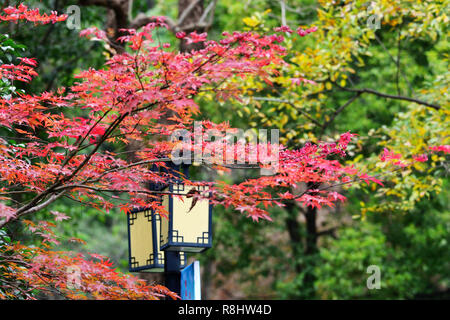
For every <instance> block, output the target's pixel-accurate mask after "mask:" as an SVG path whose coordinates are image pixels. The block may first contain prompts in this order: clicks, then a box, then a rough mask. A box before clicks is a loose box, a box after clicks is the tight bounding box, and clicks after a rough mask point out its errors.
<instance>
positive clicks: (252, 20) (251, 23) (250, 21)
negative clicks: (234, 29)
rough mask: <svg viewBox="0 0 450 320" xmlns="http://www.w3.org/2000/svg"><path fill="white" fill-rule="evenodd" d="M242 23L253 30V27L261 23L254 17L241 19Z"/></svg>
mask: <svg viewBox="0 0 450 320" xmlns="http://www.w3.org/2000/svg"><path fill="white" fill-rule="evenodd" d="M242 22H244V23H245V24H246V25H247V26H249V27H252V28H253V27H256V26H257V25H258V24H260V22H261V21H259V20H258V19H257V18H255V17H247V18H244V19H242Z"/></svg>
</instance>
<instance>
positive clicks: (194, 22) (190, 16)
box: [178, 0, 205, 52]
mask: <svg viewBox="0 0 450 320" xmlns="http://www.w3.org/2000/svg"><path fill="white" fill-rule="evenodd" d="M187 10H189V13H187V14H185V13H186V12H188V11H187ZM203 11H204V0H179V1H178V21H179V22H181V23H180V25H179V26H178V27H179V28H180V30H183V31H184V32H185V33H186V34H189V33H191V32H194V31H195V32H197V33H203V32H205V28H204V27H199V26H198V22H199V21H200V18H201V17H202V15H203ZM203 46H204V45H203V42H198V43H191V44H188V43H187V41H186V40H184V39H182V40H181V41H180V51H181V52H190V51H192V50H199V49H202V48H203Z"/></svg>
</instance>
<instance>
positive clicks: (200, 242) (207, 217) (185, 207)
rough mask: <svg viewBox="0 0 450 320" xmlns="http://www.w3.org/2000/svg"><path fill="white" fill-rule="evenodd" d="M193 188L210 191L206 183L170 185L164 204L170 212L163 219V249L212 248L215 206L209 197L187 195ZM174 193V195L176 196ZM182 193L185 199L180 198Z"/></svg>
mask: <svg viewBox="0 0 450 320" xmlns="http://www.w3.org/2000/svg"><path fill="white" fill-rule="evenodd" d="M193 188H195V189H197V190H198V191H200V192H205V191H206V192H207V190H208V189H207V188H208V187H206V186H185V185H183V184H173V185H170V186H169V187H168V188H167V189H165V191H166V192H168V193H171V194H170V195H164V196H163V205H164V207H165V208H166V210H167V212H168V213H169V217H168V219H167V218H165V217H162V220H161V249H162V250H169V251H185V252H201V251H204V250H206V249H208V248H210V247H211V245H212V241H211V240H212V239H211V209H212V208H211V205H210V203H209V200H208V199H201V200H197V202H196V203H195V205H194V206H193V207H192V201H193V197H189V198H188V197H186V196H184V195H186V194H187V193H188V192H189V191H191V190H192V189H193ZM172 194H173V195H172ZM179 195H182V199H181V198H180V197H179Z"/></svg>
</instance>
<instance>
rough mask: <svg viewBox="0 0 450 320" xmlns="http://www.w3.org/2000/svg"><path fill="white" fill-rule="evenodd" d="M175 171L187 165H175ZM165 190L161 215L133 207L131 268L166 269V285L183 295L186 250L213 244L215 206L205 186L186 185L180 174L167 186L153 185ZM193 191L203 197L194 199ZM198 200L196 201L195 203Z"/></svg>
mask: <svg viewBox="0 0 450 320" xmlns="http://www.w3.org/2000/svg"><path fill="white" fill-rule="evenodd" d="M171 170H172V171H173V172H181V171H184V174H185V175H187V172H188V171H187V170H188V167H187V166H182V167H180V166H172V167H171ZM150 188H151V189H153V190H158V191H161V190H163V196H162V199H161V201H162V206H163V207H164V208H165V210H166V212H167V213H168V216H167V217H162V216H160V215H159V214H157V213H155V212H154V211H153V210H145V209H140V210H134V211H132V212H131V213H129V214H128V235H129V236H128V238H129V264H130V271H132V272H133V271H134V272H136V271H143V270H146V271H147V270H148V271H150V272H163V271H164V275H165V286H166V287H167V288H168V289H169V290H171V291H172V292H175V293H177V294H178V295H180V296H181V290H180V277H181V274H180V271H181V269H182V268H184V266H185V264H186V255H185V252H195V253H197V252H203V251H205V250H207V249H208V248H211V246H212V205H211V204H210V201H209V199H207V198H206V196H207V195H208V193H209V191H208V187H206V186H190V185H185V184H184V183H183V182H182V181H181V179H179V175H178V176H177V175H175V179H173V180H172V181H170V182H169V183H167V184H165V185H161V184H151V185H150ZM194 193H197V194H202V195H203V196H205V198H204V199H195V197H194ZM194 199H195V203H193V201H194Z"/></svg>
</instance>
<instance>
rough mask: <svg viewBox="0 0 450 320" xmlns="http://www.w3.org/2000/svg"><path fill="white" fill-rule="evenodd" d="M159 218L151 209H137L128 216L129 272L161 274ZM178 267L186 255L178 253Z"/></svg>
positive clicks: (161, 252)
mask: <svg viewBox="0 0 450 320" xmlns="http://www.w3.org/2000/svg"><path fill="white" fill-rule="evenodd" d="M160 224H161V217H160V215H159V214H157V213H155V212H154V210H152V209H145V208H143V209H137V210H133V211H131V212H130V213H129V214H128V252H129V258H128V259H129V260H128V261H129V270H130V271H131V272H138V271H139V272H143V271H145V272H163V271H164V252H163V251H161V250H160V246H159V238H160V237H159V232H160ZM180 260H181V261H180V265H181V268H184V267H185V265H186V255H185V254H184V252H181V253H180Z"/></svg>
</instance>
